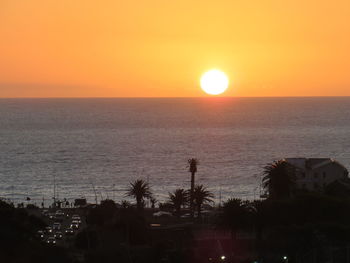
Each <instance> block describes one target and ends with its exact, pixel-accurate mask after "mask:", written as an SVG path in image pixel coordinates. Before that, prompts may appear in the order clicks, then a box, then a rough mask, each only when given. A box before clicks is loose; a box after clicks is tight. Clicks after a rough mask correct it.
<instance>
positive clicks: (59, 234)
mask: <svg viewBox="0 0 350 263" xmlns="http://www.w3.org/2000/svg"><path fill="white" fill-rule="evenodd" d="M54 237H55V238H56V239H62V237H63V234H62V232H61V231H57V232H56V233H55V234H54Z"/></svg>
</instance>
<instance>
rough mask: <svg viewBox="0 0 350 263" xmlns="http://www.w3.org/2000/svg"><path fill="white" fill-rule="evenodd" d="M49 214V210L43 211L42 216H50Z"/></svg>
mask: <svg viewBox="0 0 350 263" xmlns="http://www.w3.org/2000/svg"><path fill="white" fill-rule="evenodd" d="M48 214H49V210H46V209H45V210H43V211H41V215H42V216H48Z"/></svg>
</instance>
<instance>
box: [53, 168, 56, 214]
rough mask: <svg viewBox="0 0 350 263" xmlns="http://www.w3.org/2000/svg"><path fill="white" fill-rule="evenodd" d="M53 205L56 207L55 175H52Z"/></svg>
mask: <svg viewBox="0 0 350 263" xmlns="http://www.w3.org/2000/svg"><path fill="white" fill-rule="evenodd" d="M53 205H54V207H56V174H53Z"/></svg>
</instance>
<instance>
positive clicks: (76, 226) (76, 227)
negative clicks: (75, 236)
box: [70, 222, 79, 229]
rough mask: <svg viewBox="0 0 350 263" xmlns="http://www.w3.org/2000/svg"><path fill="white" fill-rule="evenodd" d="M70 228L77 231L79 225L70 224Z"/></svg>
mask: <svg viewBox="0 0 350 263" xmlns="http://www.w3.org/2000/svg"><path fill="white" fill-rule="evenodd" d="M70 228H72V229H79V224H78V223H73V222H72V224H71V225H70Z"/></svg>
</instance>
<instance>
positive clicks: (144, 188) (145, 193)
mask: <svg viewBox="0 0 350 263" xmlns="http://www.w3.org/2000/svg"><path fill="white" fill-rule="evenodd" d="M127 195H128V196H131V197H134V198H135V199H136V205H137V209H138V210H142V208H143V204H144V199H145V198H151V197H152V192H151V189H150V187H149V185H148V183H147V182H145V181H144V180H142V179H137V180H135V181H134V182H131V183H130V187H129V189H128V191H127Z"/></svg>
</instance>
